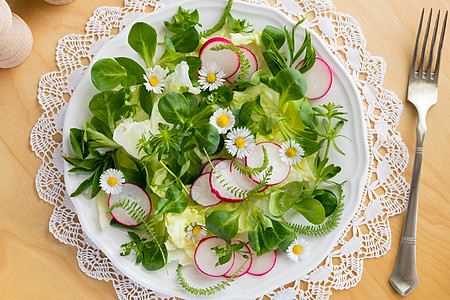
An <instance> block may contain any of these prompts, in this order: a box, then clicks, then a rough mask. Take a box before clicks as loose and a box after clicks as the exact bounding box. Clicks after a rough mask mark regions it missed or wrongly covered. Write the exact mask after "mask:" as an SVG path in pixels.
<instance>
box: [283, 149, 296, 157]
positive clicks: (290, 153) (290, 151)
mask: <svg viewBox="0 0 450 300" xmlns="http://www.w3.org/2000/svg"><path fill="white" fill-rule="evenodd" d="M296 154H297V151H296V150H295V149H294V148H289V149H287V150H286V155H287V156H288V157H294V156H295V155H296Z"/></svg>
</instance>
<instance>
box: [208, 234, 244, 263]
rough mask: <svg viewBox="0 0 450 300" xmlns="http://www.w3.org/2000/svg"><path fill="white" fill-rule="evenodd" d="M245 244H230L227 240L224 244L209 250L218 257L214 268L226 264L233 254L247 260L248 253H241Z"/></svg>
mask: <svg viewBox="0 0 450 300" xmlns="http://www.w3.org/2000/svg"><path fill="white" fill-rule="evenodd" d="M244 246H245V242H238V243H234V244H233V243H232V242H231V240H227V242H226V243H225V244H222V245H219V246H216V247H214V248H211V249H212V251H213V252H214V253H215V254H216V255H217V256H218V257H219V259H218V261H217V263H216V266H219V265H223V264H226V263H227V262H229V261H230V259H231V258H232V257H233V253H236V254H235V255H242V256H243V257H244V258H245V259H247V258H248V257H249V256H250V255H251V253H250V252H249V251H245V250H244V251H242V248H244Z"/></svg>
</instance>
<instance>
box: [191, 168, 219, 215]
mask: <svg viewBox="0 0 450 300" xmlns="http://www.w3.org/2000/svg"><path fill="white" fill-rule="evenodd" d="M190 194H191V198H192V200H194V201H195V202H197V203H199V204H201V205H203V206H204V207H208V206H213V205H217V204H219V203H220V202H222V200H220V199H219V198H217V197H216V195H215V194H213V193H212V192H211V186H210V185H209V173H205V174H202V175H200V176H199V177H198V178H197V179H196V180H195V181H194V183H193V184H192V185H191V192H190Z"/></svg>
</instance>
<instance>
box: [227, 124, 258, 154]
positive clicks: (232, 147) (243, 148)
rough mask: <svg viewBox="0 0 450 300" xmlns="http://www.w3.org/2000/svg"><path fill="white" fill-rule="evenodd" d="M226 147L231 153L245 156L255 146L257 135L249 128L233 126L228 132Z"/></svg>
mask: <svg viewBox="0 0 450 300" xmlns="http://www.w3.org/2000/svg"><path fill="white" fill-rule="evenodd" d="M225 147H226V148H227V150H228V152H229V153H230V154H231V155H233V156H236V157H237V158H244V157H246V156H247V155H248V154H249V153H250V152H251V151H252V150H253V148H255V137H254V136H253V135H252V132H251V131H250V129H248V128H243V127H239V128H233V129H231V130H230V132H228V134H227V140H225Z"/></svg>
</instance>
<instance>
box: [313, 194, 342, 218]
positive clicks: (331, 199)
mask: <svg viewBox="0 0 450 300" xmlns="http://www.w3.org/2000/svg"><path fill="white" fill-rule="evenodd" d="M314 198H315V199H317V200H319V202H320V203H321V204H322V206H323V208H324V209H325V217H328V216H330V215H331V214H332V213H333V212H334V211H335V210H336V207H337V205H338V199H337V197H336V195H335V194H334V193H333V192H332V191H330V190H325V189H316V190H315V191H314Z"/></svg>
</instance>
